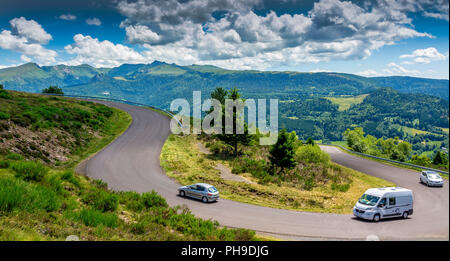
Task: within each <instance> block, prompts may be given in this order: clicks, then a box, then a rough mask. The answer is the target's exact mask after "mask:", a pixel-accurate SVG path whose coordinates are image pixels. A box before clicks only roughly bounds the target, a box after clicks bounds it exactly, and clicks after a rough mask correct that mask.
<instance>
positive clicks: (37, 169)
mask: <svg viewBox="0 0 450 261" xmlns="http://www.w3.org/2000/svg"><path fill="white" fill-rule="evenodd" d="M11 168H12V169H13V170H14V171H15V172H16V177H19V178H22V179H23V180H25V181H37V182H40V181H42V179H43V178H44V176H45V175H46V174H47V173H48V169H47V168H46V167H45V166H44V165H42V164H41V163H39V162H37V161H19V162H13V163H12V165H11Z"/></svg>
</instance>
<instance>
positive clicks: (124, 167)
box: [85, 102, 449, 240]
mask: <svg viewBox="0 0 450 261" xmlns="http://www.w3.org/2000/svg"><path fill="white" fill-rule="evenodd" d="M102 103H104V104H106V105H108V106H112V107H116V108H118V109H121V110H124V111H126V112H128V113H130V114H131V116H132V117H133V122H132V124H131V126H130V127H129V128H128V130H127V131H126V132H125V133H124V134H123V135H122V136H120V137H119V138H117V139H116V140H115V141H114V142H113V143H111V144H110V145H109V146H108V147H106V148H105V149H104V150H102V151H101V152H99V153H98V154H96V155H95V156H94V157H93V158H92V159H90V160H89V161H88V162H87V163H86V167H85V168H86V169H85V172H86V174H87V175H88V176H89V177H91V178H95V179H102V180H104V181H106V182H107V183H108V186H109V188H111V189H113V190H123V191H137V192H147V191H151V190H155V191H156V192H158V193H159V194H160V195H161V196H163V197H164V198H166V200H167V202H168V203H169V204H170V205H183V204H184V205H187V206H188V207H189V208H190V209H191V211H192V213H194V214H195V215H196V216H198V217H201V218H205V219H210V218H211V219H214V220H217V221H219V222H220V224H222V225H225V226H228V227H242V228H248V229H253V230H255V231H257V232H261V233H266V234H272V235H274V236H276V237H280V238H284V239H290V240H292V239H293V240H309V239H312V240H365V239H366V238H367V236H369V235H375V236H377V237H378V238H379V239H381V240H423V239H425V240H448V239H449V189H448V187H449V186H448V185H449V184H448V182H447V181H445V185H444V188H428V187H426V186H424V185H422V184H420V183H419V176H418V175H419V174H418V172H415V171H411V170H406V169H402V168H397V167H394V166H390V165H385V164H381V163H378V162H375V161H371V160H366V159H363V158H359V157H355V156H351V155H349V154H346V153H344V152H341V151H340V150H339V149H337V148H335V147H323V149H324V150H325V151H327V152H328V153H329V154H330V155H331V157H332V159H333V161H335V162H336V163H338V164H341V165H344V166H347V167H350V168H353V169H355V170H358V171H361V172H365V173H367V174H370V175H373V176H376V177H380V178H383V179H386V180H389V181H392V182H394V183H396V184H397V185H398V186H401V187H405V188H409V189H412V190H413V192H414V199H415V201H414V215H412V216H411V217H410V218H409V219H407V220H403V219H390V220H389V219H388V220H385V221H380V222H379V223H372V222H367V221H362V220H359V219H355V218H354V217H353V216H352V215H341V214H324V213H310V212H298V211H289V210H282V209H273V208H267V207H261V206H256V205H251V204H245V203H240V202H235V201H231V200H225V199H221V200H220V201H219V202H216V203H209V204H204V203H202V202H201V201H197V200H191V199H187V198H181V197H179V196H177V188H178V187H179V186H180V185H179V184H178V183H177V182H176V181H174V180H172V179H170V178H169V177H168V176H167V175H166V174H165V173H164V171H163V170H162V169H161V167H160V164H159V155H160V152H161V149H162V147H163V145H164V141H165V140H166V138H167V137H168V135H169V134H170V130H169V121H170V120H169V119H168V118H167V117H165V116H163V115H161V114H159V113H157V112H154V111H151V110H148V109H146V108H141V107H135V106H131V105H126V104H121V103H112V102H102Z"/></svg>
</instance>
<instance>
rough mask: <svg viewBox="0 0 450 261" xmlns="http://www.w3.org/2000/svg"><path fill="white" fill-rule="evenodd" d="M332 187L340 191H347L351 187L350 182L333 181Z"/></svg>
mask: <svg viewBox="0 0 450 261" xmlns="http://www.w3.org/2000/svg"><path fill="white" fill-rule="evenodd" d="M331 189H332V190H335V191H339V192H347V191H348V190H349V189H350V184H347V183H346V184H337V183H332V184H331Z"/></svg>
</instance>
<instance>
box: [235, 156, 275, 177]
mask: <svg viewBox="0 0 450 261" xmlns="http://www.w3.org/2000/svg"><path fill="white" fill-rule="evenodd" d="M232 167H233V169H232V172H233V173H236V174H240V173H251V174H252V175H253V176H254V177H256V178H264V177H265V176H267V175H269V174H268V166H267V162H266V161H265V160H255V159H250V158H246V157H244V158H238V159H236V160H234V161H233V163H232Z"/></svg>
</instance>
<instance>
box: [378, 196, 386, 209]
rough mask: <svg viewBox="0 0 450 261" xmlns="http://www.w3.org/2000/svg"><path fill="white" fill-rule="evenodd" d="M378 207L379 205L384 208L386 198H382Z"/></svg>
mask: <svg viewBox="0 0 450 261" xmlns="http://www.w3.org/2000/svg"><path fill="white" fill-rule="evenodd" d="M378 205H380V206H382V207H384V206H386V198H382V199H381V200H380V204H378Z"/></svg>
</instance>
